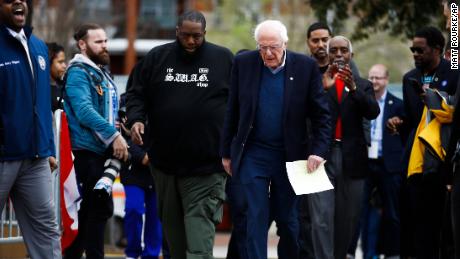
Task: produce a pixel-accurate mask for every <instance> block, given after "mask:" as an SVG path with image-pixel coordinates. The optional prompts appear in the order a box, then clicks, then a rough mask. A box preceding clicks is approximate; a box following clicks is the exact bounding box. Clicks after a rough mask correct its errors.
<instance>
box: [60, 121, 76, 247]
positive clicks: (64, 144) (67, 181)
mask: <svg viewBox="0 0 460 259" xmlns="http://www.w3.org/2000/svg"><path fill="white" fill-rule="evenodd" d="M59 152H60V153H59V154H60V165H59V168H60V183H59V189H60V196H61V219H62V237H61V248H62V252H63V253H64V251H65V249H66V248H67V247H69V246H70V245H71V244H72V242H73V241H74V240H75V238H76V237H77V234H78V209H79V205H80V193H79V191H78V185H77V179H76V176H75V169H74V166H73V158H72V148H71V145H70V134H69V126H68V123H67V118H66V116H65V113H64V112H62V113H61V134H60V149H59Z"/></svg>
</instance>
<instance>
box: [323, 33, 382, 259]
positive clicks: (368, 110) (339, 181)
mask: <svg viewBox="0 0 460 259" xmlns="http://www.w3.org/2000/svg"><path fill="white" fill-rule="evenodd" d="M327 52H328V55H329V67H328V69H327V70H326V72H325V73H324V75H323V87H324V90H326V91H327V96H328V98H327V99H328V103H329V108H330V111H331V117H332V118H331V120H332V127H333V129H334V132H333V134H332V135H331V138H332V139H331V140H332V141H331V147H330V154H329V157H328V162H327V163H326V171H327V173H328V176H329V177H330V178H331V179H332V180H333V183H334V187H335V189H334V194H335V195H334V196H335V197H334V196H330V195H327V196H326V195H324V196H322V197H319V198H320V199H319V200H318V202H320V203H321V204H322V205H323V206H328V207H330V206H335V212H334V214H335V216H334V226H333V227H331V228H330V229H331V231H332V233H333V234H334V257H335V258H336V259H343V258H345V257H346V253H347V248H348V245H349V244H350V241H351V238H352V235H353V231H354V230H355V229H356V225H357V223H358V221H359V216H360V213H361V205H362V195H363V190H364V183H365V179H366V177H367V175H368V172H369V168H368V164H367V160H368V152H367V151H368V150H367V143H366V139H365V133H364V130H363V120H364V119H367V120H373V119H375V118H377V116H378V115H379V112H380V108H379V104H378V103H377V101H376V100H375V95H374V90H373V88H372V83H371V82H369V81H367V80H365V79H363V78H360V77H359V76H357V75H354V74H353V73H352V71H351V69H350V61H351V59H352V57H353V49H352V45H351V42H350V40H349V39H347V38H345V37H344V36H335V37H333V38H331V39H330V40H329V41H328V43H327ZM328 211H330V210H328ZM314 258H319V257H314Z"/></svg>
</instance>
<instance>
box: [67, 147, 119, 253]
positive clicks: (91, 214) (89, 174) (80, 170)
mask: <svg viewBox="0 0 460 259" xmlns="http://www.w3.org/2000/svg"><path fill="white" fill-rule="evenodd" d="M73 154H74V156H75V160H74V166H75V174H76V176H77V183H78V185H79V188H80V194H81V196H82V201H81V203H80V210H79V211H78V236H77V238H76V239H75V241H74V242H73V243H72V245H71V246H70V247H69V248H67V249H66V251H65V252H64V258H66V259H73V258H81V257H82V255H83V252H84V251H86V258H88V259H95V258H104V230H105V225H106V223H107V220H108V219H109V218H110V217H111V216H112V214H113V200H112V195H110V196H109V197H108V198H100V197H98V196H97V195H95V193H94V192H93V188H94V185H95V184H96V182H97V181H98V180H99V179H100V178H101V176H102V173H103V172H104V162H105V160H106V159H107V157H105V156H102V155H99V154H96V153H94V152H91V151H87V150H78V151H73Z"/></svg>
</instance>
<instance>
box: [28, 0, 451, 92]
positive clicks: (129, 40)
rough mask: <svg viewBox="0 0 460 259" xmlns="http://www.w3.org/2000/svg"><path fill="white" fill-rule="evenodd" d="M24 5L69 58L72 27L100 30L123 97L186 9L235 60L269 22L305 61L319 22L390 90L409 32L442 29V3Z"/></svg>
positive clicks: (191, 0) (45, 1) (74, 1)
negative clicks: (386, 76) (376, 67)
mask: <svg viewBox="0 0 460 259" xmlns="http://www.w3.org/2000/svg"><path fill="white" fill-rule="evenodd" d="M29 6H30V9H31V12H30V16H31V17H29V19H28V22H29V23H30V24H31V25H32V26H33V27H34V32H35V33H36V34H37V35H38V36H39V37H41V38H42V39H44V40H45V41H55V42H57V43H59V44H61V45H63V46H66V51H67V57H72V56H73V53H74V51H75V47H74V45H75V42H74V41H73V39H72V34H73V31H74V28H75V27H76V26H77V25H78V24H80V23H82V22H95V23H99V24H101V25H103V26H104V28H105V30H106V32H107V34H108V36H109V52H110V54H111V61H112V63H111V71H112V72H113V73H114V74H115V75H116V78H117V82H119V87H121V88H122V89H121V90H122V91H123V89H124V84H125V81H126V75H127V74H129V72H130V71H131V69H132V67H133V65H134V64H135V62H136V61H137V60H138V59H140V58H142V57H143V56H144V55H145V54H146V53H147V52H148V51H149V50H150V49H151V48H153V47H155V46H157V45H159V44H164V43H166V42H169V41H172V40H174V39H175V26H176V20H177V17H178V16H179V15H180V14H181V13H183V12H184V10H188V9H197V10H200V11H202V12H203V13H204V14H205V16H206V19H207V23H208V25H207V34H206V38H207V40H208V41H211V42H214V43H217V44H220V45H223V46H226V47H228V48H229V49H231V50H232V51H233V52H234V53H235V52H236V51H238V50H239V49H243V48H246V49H254V48H255V43H254V40H253V38H252V33H253V29H254V27H255V25H256V24H257V23H258V22H260V21H262V20H265V19H269V18H271V19H279V20H281V21H283V23H284V24H285V25H286V26H287V28H288V32H289V43H288V48H289V49H291V50H294V51H297V52H301V53H305V54H308V52H307V48H306V44H305V39H306V29H307V27H308V26H309V25H310V24H311V23H313V22H315V21H322V22H325V23H327V24H328V25H329V26H330V27H331V28H332V31H333V33H334V34H335V35H339V34H340V35H344V36H346V37H349V38H351V39H352V43H353V50H354V52H355V54H354V59H355V62H356V64H357V65H358V68H359V70H360V72H361V74H362V75H364V77H366V75H367V72H368V69H369V68H370V66H371V65H372V64H375V63H383V64H385V65H387V66H388V67H389V69H390V82H391V83H392V85H393V86H394V87H396V86H397V85H400V84H401V78H402V75H403V74H404V73H405V72H407V71H408V70H410V69H411V68H412V67H413V60H412V56H411V53H410V51H409V46H410V44H411V43H410V39H411V36H412V35H413V33H414V32H415V30H416V29H417V28H420V27H421V26H424V25H434V26H437V27H439V28H441V29H443V27H444V25H443V24H445V23H444V21H443V19H444V18H443V16H442V6H441V1H440V0H417V1H415V0H29ZM446 35H447V34H446Z"/></svg>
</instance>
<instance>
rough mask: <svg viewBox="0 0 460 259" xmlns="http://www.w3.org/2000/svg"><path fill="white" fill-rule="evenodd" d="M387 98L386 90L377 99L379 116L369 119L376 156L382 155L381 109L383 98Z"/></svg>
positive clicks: (382, 107)
mask: <svg viewBox="0 0 460 259" xmlns="http://www.w3.org/2000/svg"><path fill="white" fill-rule="evenodd" d="M386 98H387V90H386V89H385V92H384V93H383V95H382V97H380V99H378V100H377V102H378V104H379V108H380V113H379V116H377V118H376V119H375V120H372V121H371V140H372V142H374V141H375V142H377V143H378V156H379V157H381V156H382V139H383V136H382V133H383V111H384V109H385V99H386Z"/></svg>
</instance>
